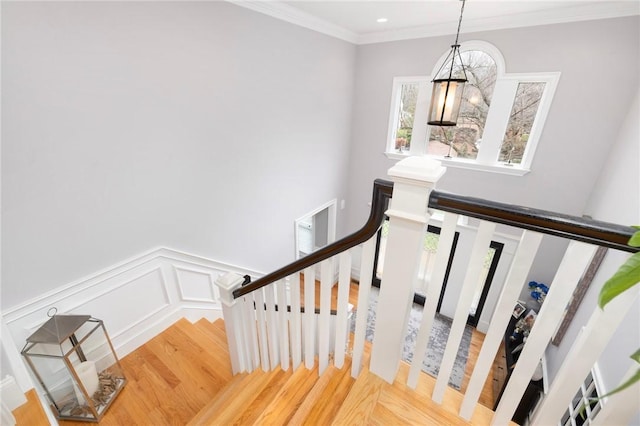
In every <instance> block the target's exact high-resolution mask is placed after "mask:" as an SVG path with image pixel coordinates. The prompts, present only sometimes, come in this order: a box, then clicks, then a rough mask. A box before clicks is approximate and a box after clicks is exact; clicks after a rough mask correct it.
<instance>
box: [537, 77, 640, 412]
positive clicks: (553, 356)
mask: <svg viewBox="0 0 640 426" xmlns="http://www.w3.org/2000/svg"><path fill="white" fill-rule="evenodd" d="M635 94H636V97H635V102H634V103H633V105H632V106H631V108H630V109H629V113H628V115H627V117H626V120H625V121H624V123H623V124H622V125H621V127H620V131H619V132H618V133H617V138H615V139H614V141H615V143H614V144H613V145H612V146H611V149H610V154H609V156H608V158H607V160H606V162H605V163H604V166H603V167H602V169H601V171H600V176H599V179H598V183H597V185H596V186H595V188H594V190H593V192H592V195H591V197H590V198H589V202H588V204H587V208H586V209H585V213H586V214H588V215H591V216H593V218H594V219H598V220H604V221H608V222H614V223H622V224H628V225H635V224H640V169H639V168H638V164H639V161H640V142H639V141H640V126H639V124H638V117H640V106H639V102H640V91H638V90H637V89H636V91H635ZM627 257H628V254H626V253H622V252H619V251H615V250H609V252H608V253H607V255H606V257H605V259H604V261H603V263H602V265H601V267H600V269H599V270H598V273H597V274H596V276H595V278H594V280H593V283H592V284H591V287H590V288H589V291H588V292H587V293H586V295H585V298H584V300H583V302H582V304H581V305H580V308H579V309H578V311H577V312H576V315H575V317H574V319H573V321H572V323H571V326H570V327H569V329H568V330H567V334H566V335H565V338H564V339H563V341H562V344H561V345H560V346H559V347H555V346H550V347H549V349H547V360H548V363H549V364H548V365H549V373H550V374H551V375H552V376H555V374H556V373H557V370H558V368H559V367H560V363H561V362H562V359H563V358H564V357H565V355H566V354H567V352H568V351H569V349H570V348H571V343H572V342H573V341H574V339H575V338H576V336H577V335H578V333H579V332H580V329H581V328H582V326H583V325H584V324H585V323H586V322H587V320H588V319H589V316H590V315H591V313H592V312H593V309H594V308H595V306H596V303H597V299H598V293H599V291H600V288H601V287H602V284H603V283H604V282H605V281H606V280H607V279H608V278H609V277H611V276H612V275H613V274H614V272H615V271H616V270H617V268H618V267H619V266H620V265H621V264H622V263H623V262H624V261H625V259H626V258H627ZM637 294H638V288H637V287H635V288H633V289H631V290H628V292H627V293H626V294H625V295H624V296H621V297H630V296H631V295H637ZM639 321H640V301H638V300H636V303H635V305H634V306H633V307H632V308H631V310H630V312H629V313H628V314H627V316H626V318H625V320H624V322H623V324H622V326H621V327H620V328H619V329H618V330H617V331H616V333H615V334H614V335H613V336H612V340H611V343H610V344H609V346H608V347H607V348H606V350H605V351H604V353H603V355H602V356H601V358H600V360H599V361H598V363H599V365H600V366H603V367H604V368H602V369H601V373H602V379H603V382H604V385H605V386H606V388H607V389H609V390H611V389H613V388H614V387H615V386H617V384H618V383H619V381H620V379H621V378H622V376H623V375H624V373H625V372H626V371H627V369H628V368H629V367H631V366H632V365H634V364H635V363H634V361H632V360H631V359H630V358H629V356H630V355H631V354H632V353H633V352H635V351H636V350H637V349H638V347H640V330H639V329H638V322H639ZM638 421H639V422H640V419H638ZM632 424H638V423H632Z"/></svg>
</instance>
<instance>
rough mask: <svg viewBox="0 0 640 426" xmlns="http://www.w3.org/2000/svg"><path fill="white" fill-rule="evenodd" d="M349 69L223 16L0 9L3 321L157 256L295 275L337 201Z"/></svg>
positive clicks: (186, 8)
mask: <svg viewBox="0 0 640 426" xmlns="http://www.w3.org/2000/svg"><path fill="white" fill-rule="evenodd" d="M355 52H356V48H355V46H353V45H351V44H349V43H346V42H343V41H340V40H337V39H334V38H331V37H329V36H325V35H322V34H319V33H316V32H313V31H310V30H306V29H303V28H300V27H296V26H294V25H291V24H288V23H285V22H282V21H278V20H275V19H273V18H270V17H267V16H265V15H262V14H259V13H255V12H252V11H249V10H247V9H244V8H241V7H237V6H235V5H232V4H230V3H226V2H135V3H134V2H131V3H129V2H101V3H98V2H87V3H81V2H77V3H72V2H55V3H54V2H43V3H32V2H16V3H11V2H3V4H2V67H3V69H2V123H3V126H2V142H3V146H2V150H3V152H2V231H3V239H2V252H3V260H2V263H3V265H2V266H3V269H2V304H1V306H2V307H3V308H7V307H11V306H14V305H16V304H18V303H20V302H22V301H25V300H27V299H29V298H32V297H35V296H38V295H40V294H42V293H44V292H47V291H48V290H51V289H54V288H56V287H59V286H61V285H65V284H67V283H69V282H71V281H73V280H76V279H79V278H81V277H83V276H85V275H87V274H90V273H94V272H96V271H98V270H100V269H101V268H104V267H107V266H110V265H113V264H114V263H116V262H118V261H121V260H124V259H126V258H128V257H131V256H134V255H137V254H139V253H142V252H144V251H147V250H150V249H151V248H154V247H157V246H168V247H171V248H174V249H178V250H185V251H187V252H191V253H195V254H200V255H204V256H207V257H210V258H214V259H216V260H219V261H222V262H229V263H232V264H237V265H241V266H244V267H247V268H251V269H254V270H263V271H269V270H273V269H275V268H276V267H278V266H281V265H283V264H285V263H287V262H289V261H291V260H293V253H294V250H293V244H294V238H293V223H294V219H295V218H297V217H300V216H301V215H303V214H304V213H305V212H307V211H310V210H313V209H314V208H316V207H317V206H318V205H321V204H324V203H325V202H327V201H328V200H330V199H333V198H337V199H342V198H345V197H346V188H345V185H344V182H345V181H346V180H347V163H348V155H349V152H348V150H349V136H350V124H351V107H352V94H353V75H354V66H355ZM310 188H311V189H313V190H309V189H310ZM265 218H267V220H265ZM341 222H343V221H342V220H341V219H340V217H339V218H338V223H341Z"/></svg>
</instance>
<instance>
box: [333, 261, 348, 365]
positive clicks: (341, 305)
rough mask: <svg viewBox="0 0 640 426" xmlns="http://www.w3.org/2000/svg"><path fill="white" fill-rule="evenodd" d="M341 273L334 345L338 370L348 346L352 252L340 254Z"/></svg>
mask: <svg viewBox="0 0 640 426" xmlns="http://www.w3.org/2000/svg"><path fill="white" fill-rule="evenodd" d="M339 259H340V272H339V279H338V308H337V310H338V312H337V315H336V342H335V345H334V364H335V366H336V367H338V368H342V366H343V365H344V351H345V347H346V345H347V333H348V330H347V326H348V324H347V315H348V313H349V312H348V310H349V287H350V286H351V252H349V251H343V252H342V253H340V256H339Z"/></svg>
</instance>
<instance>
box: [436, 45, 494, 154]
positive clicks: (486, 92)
mask: <svg viewBox="0 0 640 426" xmlns="http://www.w3.org/2000/svg"><path fill="white" fill-rule="evenodd" d="M460 57H461V58H462V62H463V63H464V65H465V71H466V74H467V79H468V81H467V83H466V84H465V86H464V92H463V94H462V104H461V105H460V115H459V116H458V124H457V125H456V126H453V127H431V129H430V132H429V145H428V146H427V153H428V154H431V155H445V156H446V155H449V156H451V157H457V158H469V159H476V158H477V156H478V148H479V147H480V143H481V142H482V134H483V132H484V127H485V123H486V122H487V115H488V114H489V107H490V106H491V98H492V96H493V89H494V87H495V85H496V79H497V77H498V66H497V65H496V61H495V60H494V59H493V58H492V57H491V55H489V54H488V53H486V52H484V51H482V50H463V51H461V52H460ZM450 64H451V61H449V62H448V63H447V64H445V65H444V67H443V70H442V71H441V75H438V76H436V77H435V78H446V77H447V76H446V75H443V73H444V74H447V73H448V70H449V68H451V65H450Z"/></svg>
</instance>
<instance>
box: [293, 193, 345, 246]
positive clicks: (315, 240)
mask: <svg viewBox="0 0 640 426" xmlns="http://www.w3.org/2000/svg"><path fill="white" fill-rule="evenodd" d="M336 206H337V200H335V199H334V200H331V201H329V202H327V203H325V204H323V205H322V206H320V207H318V208H317V209H314V210H313V211H311V212H309V213H307V214H305V215H304V216H302V217H300V218H298V219H296V221H295V224H294V226H295V229H294V235H295V237H294V238H295V251H296V253H295V256H296V259H300V258H303V257H305V256H307V255H308V254H310V253H313V252H314V251H316V250H318V249H321V248H322V247H325V246H327V245H329V244H331V243H332V242H334V241H335V239H336V213H337V208H336Z"/></svg>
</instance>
